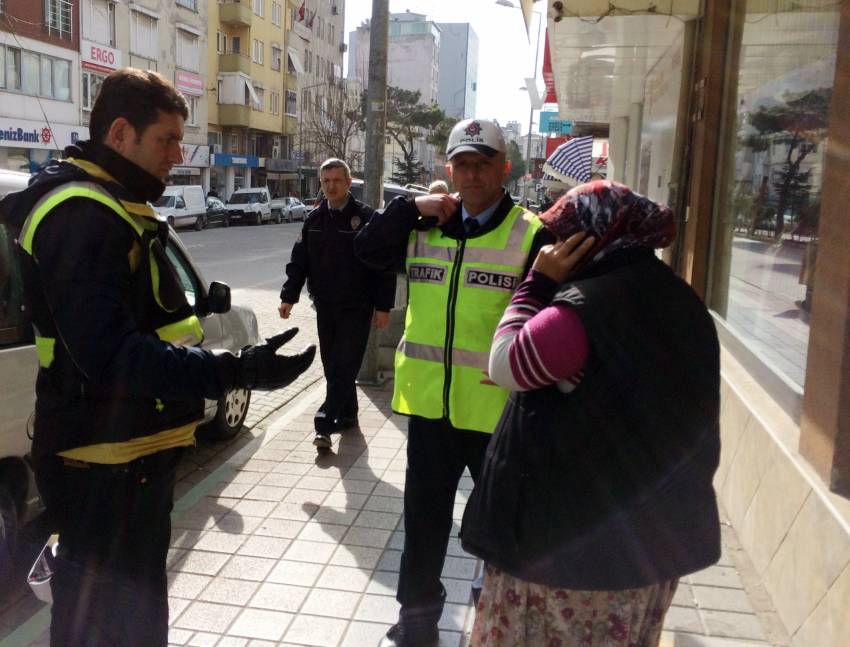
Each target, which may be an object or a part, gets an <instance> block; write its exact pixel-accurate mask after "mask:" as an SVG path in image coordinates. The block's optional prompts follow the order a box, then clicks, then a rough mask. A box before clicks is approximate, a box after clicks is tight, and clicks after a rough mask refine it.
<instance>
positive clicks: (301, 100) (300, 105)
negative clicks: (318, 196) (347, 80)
mask: <svg viewBox="0 0 850 647" xmlns="http://www.w3.org/2000/svg"><path fill="white" fill-rule="evenodd" d="M326 85H327V83H314V84H313V85H307V86H305V87H303V88H298V90H299V92H300V94H301V96H300V97H298V195H299V198H300V199H301V200H304V198H305V196H304V192H303V187H302V186H301V183H302V182H303V177H302V173H301V166H302V164H303V163H304V93H305V92H306V91H307V90H312V89H313V88H321V87H324V86H326Z"/></svg>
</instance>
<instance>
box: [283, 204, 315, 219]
mask: <svg viewBox="0 0 850 647" xmlns="http://www.w3.org/2000/svg"><path fill="white" fill-rule="evenodd" d="M283 202H284V206H283V219H284V220H285V221H286V222H292V221H293V220H302V221H303V220H304V219H305V218H306V217H307V212H308V211H309V208H308V207H307V205H305V204H304V203H303V202H301V200H299V199H298V198H283Z"/></svg>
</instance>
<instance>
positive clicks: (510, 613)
mask: <svg viewBox="0 0 850 647" xmlns="http://www.w3.org/2000/svg"><path fill="white" fill-rule="evenodd" d="M678 583H679V581H678V579H676V580H669V581H667V582H661V583H660V584H654V585H652V586H648V587H646V588H640V589H626V590H623V591H575V590H571V589H555V588H551V587H548V586H544V585H542V584H533V583H531V582H525V581H523V580H520V579H517V578H515V577H512V576H511V575H508V574H507V573H504V572H502V571H499V570H498V569H495V568H493V567H490V566H487V567H486V570H485V574H484V588H483V589H482V591H481V598H480V599H479V601H478V608H477V613H476V617H475V626H474V628H473V630H472V639H471V641H470V645H471V646H473V647H478V646H479V645H484V646H486V647H518V646H520V645H526V646H528V647H655V646H656V645H658V642H659V640H660V639H661V629H662V627H663V625H664V615H665V614H666V613H667V609H668V608H669V607H670V604H671V603H672V602H673V595H674V594H675V592H676V586H677V584H678Z"/></svg>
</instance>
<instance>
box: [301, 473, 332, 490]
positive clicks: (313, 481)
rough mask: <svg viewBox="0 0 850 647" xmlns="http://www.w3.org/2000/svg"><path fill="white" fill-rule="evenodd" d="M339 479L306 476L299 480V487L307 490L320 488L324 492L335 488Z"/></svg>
mask: <svg viewBox="0 0 850 647" xmlns="http://www.w3.org/2000/svg"><path fill="white" fill-rule="evenodd" d="M337 482H338V479H336V478H324V477H319V476H305V477H303V478H302V479H301V480H300V481H298V487H299V488H301V489H305V490H319V491H322V492H330V491H331V490H333V489H334V486H335V485H336V484H337Z"/></svg>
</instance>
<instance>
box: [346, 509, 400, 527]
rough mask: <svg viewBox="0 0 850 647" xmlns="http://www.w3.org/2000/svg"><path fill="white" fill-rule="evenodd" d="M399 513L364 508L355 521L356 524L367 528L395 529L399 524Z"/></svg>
mask: <svg viewBox="0 0 850 647" xmlns="http://www.w3.org/2000/svg"><path fill="white" fill-rule="evenodd" d="M398 521H399V514H398V513H397V512H377V511H374V510H363V511H362V512H361V513H360V514H359V515H358V516H357V519H356V520H355V521H354V525H355V526H363V527H365V528H377V529H380V530H394V529H395V527H396V526H397V525H398Z"/></svg>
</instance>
